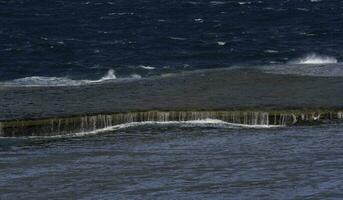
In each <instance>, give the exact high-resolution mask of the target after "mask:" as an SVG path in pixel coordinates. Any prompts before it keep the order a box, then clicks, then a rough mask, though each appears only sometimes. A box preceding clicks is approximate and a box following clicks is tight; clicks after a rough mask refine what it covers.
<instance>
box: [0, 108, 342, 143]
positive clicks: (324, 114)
mask: <svg viewBox="0 0 343 200" xmlns="http://www.w3.org/2000/svg"><path fill="white" fill-rule="evenodd" d="M206 119H218V120H222V121H224V122H228V123H233V124H242V125H252V126H254V127H256V126H257V127H258V126H262V127H266V126H289V125H296V124H304V123H305V124H307V123H318V122H322V121H325V120H339V119H343V112H335V111H294V110H293V111H292V110H289V111H271V112H262V111H146V112H129V113H113V114H99V115H92V116H76V117H68V118H50V119H41V120H12V121H3V122H0V136H3V137H17V136H54V135H65V134H73V133H80V132H89V131H95V130H98V129H102V128H106V127H111V126H114V125H119V124H125V123H130V122H145V121H157V122H168V121H192V120H206Z"/></svg>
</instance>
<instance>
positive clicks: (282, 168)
mask: <svg viewBox="0 0 343 200" xmlns="http://www.w3.org/2000/svg"><path fill="white" fill-rule="evenodd" d="M342 127H343V126H342V124H331V125H322V126H313V127H289V128H277V129H243V128H223V127H220V126H218V127H213V126H212V127H211V126H209V127H206V126H204V127H194V126H193V127H192V126H190V127H188V126H181V125H180V126H179V125H177V126H176V125H175V126H174V125H173V126H139V127H131V128H127V129H121V130H117V131H113V132H108V133H101V134H97V135H92V136H84V137H74V138H55V139H52V138H50V139H48V138H45V139H43V138H40V139H39V138H35V139H34V138H31V139H0V143H1V145H0V146H1V151H0V167H1V170H0V177H1V178H0V199H27V198H31V199H47V198H50V199H52V198H53V199H57V198H67V199H68V198H69V199H73V198H79V199H204V198H213V199H228V198H232V199H341V198H343V192H342V191H343V181H342V180H343V175H342V170H343V169H342V166H343V155H342V153H341V152H342V151H343V146H342V143H343V134H342Z"/></svg>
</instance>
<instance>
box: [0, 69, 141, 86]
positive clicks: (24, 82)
mask: <svg viewBox="0 0 343 200" xmlns="http://www.w3.org/2000/svg"><path fill="white" fill-rule="evenodd" d="M130 78H131V79H138V78H141V76H139V75H137V74H134V75H131V77H130ZM115 79H117V76H116V75H115V73H114V70H113V69H110V70H108V72H107V74H106V75H105V76H103V77H101V78H100V79H98V80H73V79H70V78H67V77H45V76H30V77H25V78H19V79H15V80H12V81H7V82H3V83H0V85H3V86H13V87H14V86H27V87H34V86H80V85H86V84H94V83H102V82H106V81H110V80H115Z"/></svg>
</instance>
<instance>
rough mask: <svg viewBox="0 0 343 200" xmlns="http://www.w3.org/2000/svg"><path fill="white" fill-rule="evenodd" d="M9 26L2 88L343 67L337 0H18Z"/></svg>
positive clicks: (1, 62) (1, 38) (4, 31)
mask: <svg viewBox="0 0 343 200" xmlns="http://www.w3.org/2000/svg"><path fill="white" fill-rule="evenodd" d="M0 24H1V26H0V55H1V59H0V82H8V81H10V83H13V82H12V81H13V80H15V81H14V83H15V84H20V85H25V84H26V85H61V84H66V83H67V84H71V85H75V84H77V83H75V82H73V80H86V81H87V80H91V81H95V80H98V81H99V80H103V79H101V78H102V77H103V78H106V77H107V78H109V77H110V78H114V77H117V78H118V77H122V78H123V77H125V78H130V77H135V78H139V77H146V76H151V75H159V74H163V73H170V72H175V71H179V70H192V69H200V68H218V67H232V66H247V65H248V66H258V65H261V64H263V65H265V64H281V65H282V64H285V63H303V64H323V63H337V62H340V61H341V60H342V51H343V34H342V32H341V30H342V28H343V2H342V1H338V0H330V1H326V0H292V1H289V0H280V1H272V0H259V1H247V0H241V1H225V0H223V1H207V0H202V1H197V0H194V1H176V0H168V1H166V0H159V1H152V0H136V1H122V0H115V1H110V0H108V1H100V0H97V1H95V0H75V1H65V0H51V1H38V0H13V1H0ZM109 70H114V71H110V75H111V74H115V76H107V74H108V71H109ZM112 72H113V73H112ZM18 79H19V80H18Z"/></svg>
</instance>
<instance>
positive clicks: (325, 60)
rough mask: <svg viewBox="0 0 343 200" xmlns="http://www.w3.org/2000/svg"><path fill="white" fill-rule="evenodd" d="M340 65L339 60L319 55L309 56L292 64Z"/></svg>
mask: <svg viewBox="0 0 343 200" xmlns="http://www.w3.org/2000/svg"><path fill="white" fill-rule="evenodd" d="M334 63H338V61H337V59H336V58H335V57H332V56H327V55H319V54H315V53H312V54H308V55H306V56H304V57H302V58H299V59H296V60H294V61H292V62H291V64H334Z"/></svg>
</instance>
